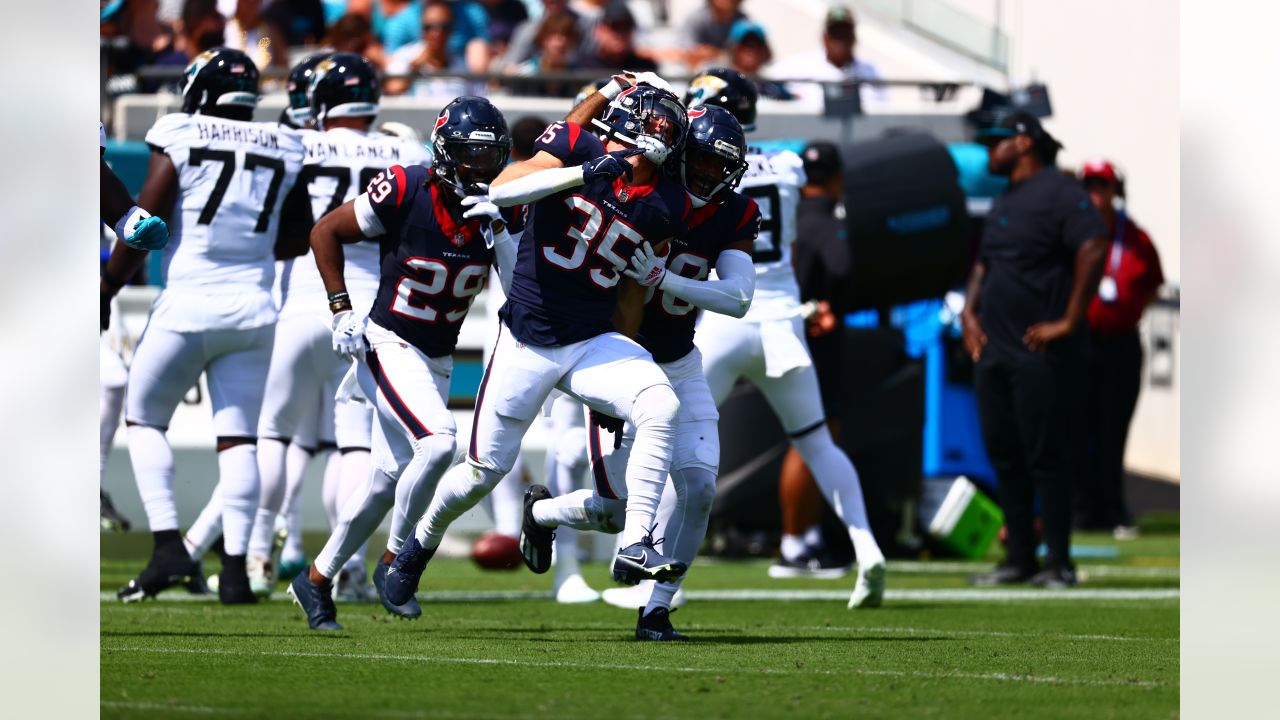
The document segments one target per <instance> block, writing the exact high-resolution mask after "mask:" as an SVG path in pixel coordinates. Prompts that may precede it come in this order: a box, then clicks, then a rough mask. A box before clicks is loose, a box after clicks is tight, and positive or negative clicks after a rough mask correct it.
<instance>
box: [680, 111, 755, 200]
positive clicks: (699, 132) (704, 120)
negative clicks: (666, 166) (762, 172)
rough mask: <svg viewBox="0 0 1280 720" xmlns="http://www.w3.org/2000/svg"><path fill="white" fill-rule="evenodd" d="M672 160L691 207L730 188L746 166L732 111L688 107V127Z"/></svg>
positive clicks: (739, 127)
mask: <svg viewBox="0 0 1280 720" xmlns="http://www.w3.org/2000/svg"><path fill="white" fill-rule="evenodd" d="M677 158H678V161H677V162H676V163H675V168H674V169H675V174H676V178H677V179H678V180H679V181H680V184H681V185H683V186H684V189H685V191H686V192H688V193H689V200H690V201H691V202H692V203H693V206H694V207H702V206H703V205H706V204H707V203H709V202H711V201H712V200H714V199H715V198H716V196H717V195H719V194H721V193H723V192H726V191H730V190H733V188H735V187H737V186H738V182H739V181H741V180H742V174H743V173H744V172H746V170H747V139H746V136H744V135H743V133H742V125H740V124H739V123H738V120H737V118H735V117H734V116H733V113H731V112H729V111H728V110H726V109H724V108H722V107H720V106H719V105H699V106H697V107H695V108H693V109H692V110H690V111H689V131H688V132H687V133H686V134H685V136H684V147H683V148H682V149H681V151H680V154H679V155H678V156H677Z"/></svg>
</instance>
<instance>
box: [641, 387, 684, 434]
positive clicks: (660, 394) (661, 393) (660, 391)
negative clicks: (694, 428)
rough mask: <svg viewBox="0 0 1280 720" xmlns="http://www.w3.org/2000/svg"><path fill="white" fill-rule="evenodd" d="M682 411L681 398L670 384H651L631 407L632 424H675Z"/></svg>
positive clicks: (642, 425)
mask: <svg viewBox="0 0 1280 720" xmlns="http://www.w3.org/2000/svg"><path fill="white" fill-rule="evenodd" d="M679 413H680V399H679V398H677V397H676V391H675V390H672V389H671V386H670V385H651V386H649V387H647V388H645V389H644V390H641V391H640V394H639V395H637V396H636V400H635V403H634V404H633V405H632V407H631V424H633V425H635V426H636V427H637V428H642V427H645V426H646V425H650V424H654V423H658V424H667V425H671V424H674V423H675V421H676V416H677V415H678V414H679Z"/></svg>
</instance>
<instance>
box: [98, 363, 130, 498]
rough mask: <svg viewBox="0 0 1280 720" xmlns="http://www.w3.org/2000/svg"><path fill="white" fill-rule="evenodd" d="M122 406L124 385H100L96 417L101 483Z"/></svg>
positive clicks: (99, 481) (99, 480)
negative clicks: (100, 391)
mask: <svg viewBox="0 0 1280 720" xmlns="http://www.w3.org/2000/svg"><path fill="white" fill-rule="evenodd" d="M122 407H124V386H123V385H121V386H120V387H106V386H105V385H104V386H103V387H102V401H101V402H100V403H99V408H98V410H99V412H100V413H101V414H100V416H99V419H98V441H99V442H98V484H99V485H101V484H102V480H103V478H104V476H106V474H107V456H108V455H110V454H111V444H112V443H113V442H115V439H116V429H117V428H119V427H120V409H121V408H122Z"/></svg>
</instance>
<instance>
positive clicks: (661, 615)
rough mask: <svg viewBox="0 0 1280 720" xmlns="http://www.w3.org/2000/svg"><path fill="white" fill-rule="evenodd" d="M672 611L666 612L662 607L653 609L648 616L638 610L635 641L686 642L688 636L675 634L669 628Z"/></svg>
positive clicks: (673, 629) (673, 630)
mask: <svg viewBox="0 0 1280 720" xmlns="http://www.w3.org/2000/svg"><path fill="white" fill-rule="evenodd" d="M673 612H675V611H674V610H668V609H666V608H664V607H660V608H654V609H653V611H652V612H650V613H649V614H648V615H645V614H644V608H640V617H639V619H637V620H636V639H637V640H656V641H658V642H665V641H670V640H688V639H689V636H688V635H685V634H683V633H680V632H677V631H676V629H675V628H673V627H671V613H673Z"/></svg>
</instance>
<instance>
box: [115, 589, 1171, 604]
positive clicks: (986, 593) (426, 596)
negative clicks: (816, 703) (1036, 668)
mask: <svg viewBox="0 0 1280 720" xmlns="http://www.w3.org/2000/svg"><path fill="white" fill-rule="evenodd" d="M849 592H850V591H849V590H848V589H847V588H845V589H828V590H805V589H799V590H764V589H747V588H743V589H726V590H688V591H686V594H687V595H688V597H689V599H690V600H720V601H750V600H788V601H795V600H800V601H837V600H839V601H846V600H848V599H849ZM98 597H99V599H100V600H101V601H102V602H118V600H116V595H115V593H113V592H110V591H104V592H102V593H100V594H99V596H98ZM884 597H885V600H886V601H890V602H892V601H896V600H913V601H928V602H1030V603H1035V602H1046V601H1054V602H1060V601H1079V600H1111V601H1145V600H1177V599H1178V598H1179V597H1180V591H1179V590H1178V589H1177V588H1097V589H1093V588H1072V589H1066V590H1033V589H1027V590H1001V589H995V588H919V589H906V590H894V589H889V590H886V591H885V594H884ZM418 598H419V599H420V600H423V601H425V602H509V601H517V600H550V599H551V594H550V593H548V592H544V591H540V590H539V591H533V590H487V591H467V590H461V591H454V590H448V591H436V592H426V593H419V594H418ZM158 599H159V600H160V601H163V602H197V603H212V602H216V601H217V596H214V595H190V594H188V593H185V592H182V591H169V592H165V593H162V594H161V595H160V597H159V598H158ZM271 599H272V600H279V601H286V602H287V601H289V597H288V596H287V595H286V594H285V593H283V592H275V593H272V594H271Z"/></svg>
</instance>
